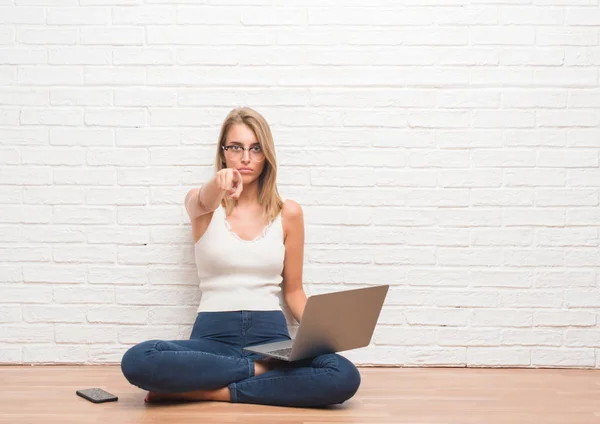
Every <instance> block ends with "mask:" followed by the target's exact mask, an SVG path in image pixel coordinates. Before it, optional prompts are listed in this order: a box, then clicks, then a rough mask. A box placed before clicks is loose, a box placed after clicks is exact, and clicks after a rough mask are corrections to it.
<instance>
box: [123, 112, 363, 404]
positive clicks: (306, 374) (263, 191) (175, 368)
mask: <svg viewBox="0 0 600 424" xmlns="http://www.w3.org/2000/svg"><path fill="white" fill-rule="evenodd" d="M215 168H216V173H215V175H214V177H213V178H212V179H211V180H210V181H208V182H206V183H205V184H202V185H201V186H200V188H198V189H192V190H190V191H189V192H188V193H187V195H186V197H185V207H186V210H187V212H188V215H189V217H190V221H191V224H192V233H193V241H194V249H195V259H196V265H197V269H198V276H199V280H200V290H201V291H202V297H201V300H200V304H199V306H198V315H197V317H196V320H195V322H194V326H193V329H192V333H191V336H190V339H189V340H148V341H145V342H141V343H139V344H137V345H135V346H133V347H131V348H130V349H129V350H128V351H127V352H126V353H125V355H124V356H123V359H122V362H121V369H122V371H123V374H124V375H125V377H126V378H127V380H128V381H129V382H130V383H131V384H133V385H135V386H137V387H140V388H142V389H144V390H148V391H149V393H148V395H147V396H146V399H145V400H146V402H153V401H157V400H160V399H181V400H213V401H225V402H240V403H255V404H266V405H281V406H298V407H317V406H326V405H331V404H338V403H343V402H345V401H346V400H348V399H349V398H351V397H352V396H354V394H355V393H356V391H357V390H358V387H359V386H360V382H361V377H360V373H359V371H358V370H357V368H356V367H355V366H354V364H353V363H352V362H350V361H349V360H348V359H346V358H344V357H343V356H340V355H338V354H335V353H334V354H326V355H320V356H317V357H315V358H310V359H304V360H301V361H295V362H291V363H287V362H284V361H278V360H272V359H267V358H265V357H262V356H261V355H259V354H255V353H251V352H247V351H244V350H243V348H244V347H247V346H253V345H258V344H262V343H267V342H275V341H282V340H289V339H290V335H289V332H288V327H287V320H286V317H285V314H284V312H283V309H282V302H281V301H284V302H285V304H286V306H287V307H288V309H289V311H290V312H291V314H292V315H293V317H294V318H295V319H296V320H297V321H298V322H300V320H301V319H302V313H303V311H304V306H305V304H306V294H305V292H304V288H303V286H302V266H303V261H304V220H303V213H302V208H301V207H300V205H299V204H298V203H296V202H294V201H292V200H289V199H288V200H283V199H282V198H281V197H280V195H279V192H278V190H277V185H276V177H277V164H276V160H275V148H274V144H273V137H272V134H271V130H270V128H269V125H268V124H267V122H266V120H265V119H264V118H263V116H262V115H260V114H259V113H258V112H256V111H255V110H253V109H251V108H247V107H245V108H236V109H233V110H232V111H231V112H230V113H229V114H228V116H227V117H226V119H225V121H224V122H223V124H222V126H221V131H220V134H219V140H218V145H217V154H216V161H215Z"/></svg>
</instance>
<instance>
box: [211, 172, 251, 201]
mask: <svg viewBox="0 0 600 424" xmlns="http://www.w3.org/2000/svg"><path fill="white" fill-rule="evenodd" d="M215 182H216V183H217V187H219V189H221V190H222V191H224V192H225V196H227V197H228V198H230V199H237V198H239V197H240V194H242V190H243V189H244V185H243V182H242V174H241V173H240V171H238V170H237V169H235V168H224V169H221V170H220V171H219V172H217V173H216V175H215Z"/></svg>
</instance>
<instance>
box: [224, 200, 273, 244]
mask: <svg viewBox="0 0 600 424" xmlns="http://www.w3.org/2000/svg"><path fill="white" fill-rule="evenodd" d="M219 207H220V208H221V211H223V222H224V223H225V227H226V228H227V230H228V231H229V232H230V233H231V234H233V236H234V237H235V238H237V239H238V240H240V241H243V242H246V243H254V242H257V241H259V240H261V239H263V238H265V236H266V235H267V233H268V232H269V230H270V229H271V227H272V226H273V223H274V222H275V221H276V220H277V217H275V218H274V219H272V220H271V222H269V223H268V224H267V225H265V226H264V227H263V230H262V232H261V233H260V234H259V235H257V236H256V237H254V238H253V239H252V240H246V239H244V238H241V237H240V236H239V235H238V233H236V232H235V231H233V228H231V225H230V224H229V222H228V221H227V215H226V214H225V209H224V208H223V206H222V205H219ZM280 215H281V212H280V213H279V215H278V216H280Z"/></svg>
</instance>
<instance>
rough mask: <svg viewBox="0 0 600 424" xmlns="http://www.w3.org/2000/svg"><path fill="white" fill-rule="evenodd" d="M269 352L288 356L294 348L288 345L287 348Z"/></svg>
mask: <svg viewBox="0 0 600 424" xmlns="http://www.w3.org/2000/svg"><path fill="white" fill-rule="evenodd" d="M268 353H269V354H270V355H277V356H283V357H288V356H290V355H291V354H292V348H291V347H286V348H285V349H277V350H271V351H269V352H268Z"/></svg>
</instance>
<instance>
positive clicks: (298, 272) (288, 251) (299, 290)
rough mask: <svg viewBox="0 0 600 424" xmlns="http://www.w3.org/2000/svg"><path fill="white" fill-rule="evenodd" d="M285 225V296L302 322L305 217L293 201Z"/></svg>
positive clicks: (287, 204)
mask: <svg viewBox="0 0 600 424" xmlns="http://www.w3.org/2000/svg"><path fill="white" fill-rule="evenodd" d="M285 208H286V210H285V212H286V213H285V216H284V224H285V227H286V230H287V231H286V232H287V236H286V238H285V243H284V244H285V259H284V269H283V296H284V299H285V302H286V304H287V305H288V307H289V309H290V311H291V312H292V315H293V316H294V318H295V319H296V321H298V322H300V321H301V320H302V315H303V313H304V307H305V306H306V293H305V292H304V288H303V284H302V268H303V263H304V217H303V213H302V207H301V206H300V205H299V204H298V203H296V202H294V201H291V200H288V201H287V202H286V206H285Z"/></svg>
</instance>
